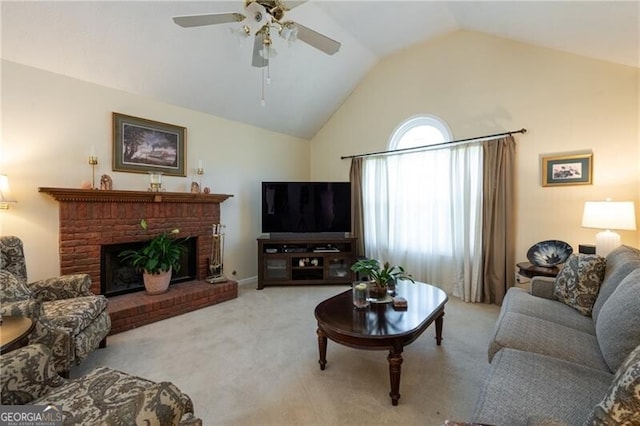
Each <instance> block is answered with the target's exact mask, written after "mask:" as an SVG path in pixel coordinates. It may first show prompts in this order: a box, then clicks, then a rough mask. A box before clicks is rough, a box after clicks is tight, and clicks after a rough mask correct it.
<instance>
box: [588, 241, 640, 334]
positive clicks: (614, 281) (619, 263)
mask: <svg viewBox="0 0 640 426" xmlns="http://www.w3.org/2000/svg"><path fill="white" fill-rule="evenodd" d="M638 268H640V250H638V249H635V248H633V247H629V246H620V247H618V248H616V249H615V250H613V251H612V252H611V253H609V254H608V255H607V267H606V270H605V273H604V280H603V281H602V284H601V285H600V292H599V293H598V298H597V299H596V303H595V304H594V305H593V312H592V314H591V315H592V316H593V321H594V323H595V322H597V321H598V314H599V313H600V309H601V308H602V306H603V305H604V304H605V302H606V301H607V299H608V298H609V296H611V294H613V292H614V291H615V290H616V288H618V285H619V284H620V282H622V280H623V279H624V278H625V277H626V276H627V275H629V274H630V273H631V272H632V271H634V270H636V269H638Z"/></svg>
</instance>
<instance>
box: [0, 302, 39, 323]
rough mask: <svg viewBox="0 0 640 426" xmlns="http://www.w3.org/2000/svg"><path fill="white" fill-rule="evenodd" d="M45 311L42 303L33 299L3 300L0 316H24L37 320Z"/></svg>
mask: <svg viewBox="0 0 640 426" xmlns="http://www.w3.org/2000/svg"><path fill="white" fill-rule="evenodd" d="M43 313H44V311H43V309H42V303H40V302H39V301H37V300H33V299H29V300H20V301H17V302H8V303H6V302H3V303H2V305H1V306H0V316H1V315H4V316H22V317H29V318H31V319H32V320H34V321H36V320H37V319H38V318H40V315H42V314H43Z"/></svg>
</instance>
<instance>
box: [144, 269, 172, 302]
mask: <svg viewBox="0 0 640 426" xmlns="http://www.w3.org/2000/svg"><path fill="white" fill-rule="evenodd" d="M142 279H143V281H144V288H145V289H146V290H147V294H150V295H154V294H162V293H166V292H167V290H169V282H171V268H169V270H168V271H165V272H160V273H157V274H150V273H148V272H147V271H144V273H143V274H142Z"/></svg>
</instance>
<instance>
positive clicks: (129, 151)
mask: <svg viewBox="0 0 640 426" xmlns="http://www.w3.org/2000/svg"><path fill="white" fill-rule="evenodd" d="M186 151H187V129H186V127H182V126H177V125H175V124H167V123H161V122H159V121H152V120H147V119H145V118H139V117H133V116H130V115H125V114H119V113H117V112H114V113H113V170H114V171H116V172H129V173H149V172H154V173H162V174H163V175H169V176H186Z"/></svg>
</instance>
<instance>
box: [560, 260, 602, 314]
mask: <svg viewBox="0 0 640 426" xmlns="http://www.w3.org/2000/svg"><path fill="white" fill-rule="evenodd" d="M605 265H606V260H605V259H604V258H603V257H601V256H598V255H595V254H581V253H578V254H572V255H571V256H569V259H568V260H567V262H566V263H565V265H564V267H563V268H562V270H561V271H560V272H559V273H558V276H557V277H556V282H555V289H554V295H555V296H556V299H558V300H559V301H561V302H563V303H565V304H566V305H569V306H571V307H572V308H574V309H575V310H577V311H578V312H580V313H581V314H582V315H587V316H591V310H592V308H593V304H594V303H595V301H596V297H597V296H598V290H599V289H600V284H601V283H602V279H603V278H604V272H605Z"/></svg>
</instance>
